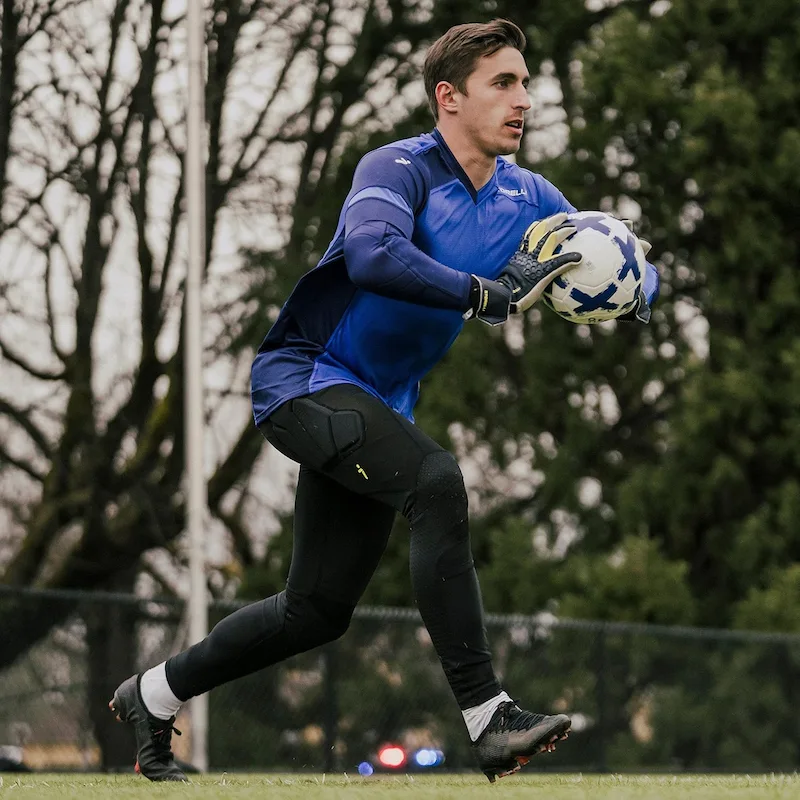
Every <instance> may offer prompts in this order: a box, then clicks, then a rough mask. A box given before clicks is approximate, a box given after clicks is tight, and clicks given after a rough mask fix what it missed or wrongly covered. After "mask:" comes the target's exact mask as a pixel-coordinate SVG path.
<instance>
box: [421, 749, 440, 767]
mask: <svg viewBox="0 0 800 800" xmlns="http://www.w3.org/2000/svg"><path fill="white" fill-rule="evenodd" d="M443 761H444V753H442V751H441V750H432V749H430V748H428V747H423V748H422V749H421V750H417V752H416V753H414V762H415V763H416V764H417V766H418V767H438V766H439V764H441V763H442V762H443Z"/></svg>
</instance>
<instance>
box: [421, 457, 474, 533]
mask: <svg viewBox="0 0 800 800" xmlns="http://www.w3.org/2000/svg"><path fill="white" fill-rule="evenodd" d="M413 495H414V497H413V504H414V506H415V507H416V511H417V513H420V512H422V511H427V510H428V509H430V508H431V506H439V507H441V508H444V509H447V513H448V515H453V517H454V518H456V519H457V521H459V522H464V521H466V519H467V490H466V488H465V487H464V476H463V475H462V474H461V467H459V466H458V461H456V459H455V456H453V455H451V454H450V453H447V452H445V451H444V450H442V451H439V452H436V453H430V454H429V455H427V456H425V458H424V459H423V461H422V464H421V465H420V468H419V473H418V474H417V485H416V488H415V489H414V493H413Z"/></svg>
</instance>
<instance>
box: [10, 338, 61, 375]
mask: <svg viewBox="0 0 800 800" xmlns="http://www.w3.org/2000/svg"><path fill="white" fill-rule="evenodd" d="M0 355H2V356H3V358H5V359H7V360H8V361H10V362H11V363H12V364H15V365H16V366H18V367H19V368H20V369H23V370H25V372H27V373H28V374H29V375H32V376H33V377H34V378H38V379H39V380H41V381H63V380H65V379H66V372H65V370H61V371H60V372H49V371H48V370H44V369H39V368H38V367H34V366H33V364H31V363H30V362H29V361H28V360H27V359H26V358H25V357H24V356H21V355H20V354H19V353H18V352H16V351H15V350H14V349H12V348H10V347H9V346H8V345H7V344H6V343H5V342H4V341H3V340H2V339H0Z"/></svg>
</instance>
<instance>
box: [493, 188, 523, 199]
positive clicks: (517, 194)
mask: <svg viewBox="0 0 800 800" xmlns="http://www.w3.org/2000/svg"><path fill="white" fill-rule="evenodd" d="M497 191H499V192H502V193H503V194H507V195H508V196H509V197H520V196H521V195H523V194H527V192H526V191H525V190H524V189H505V188H503V187H502V186H498V187H497Z"/></svg>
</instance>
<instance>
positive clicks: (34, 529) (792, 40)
mask: <svg viewBox="0 0 800 800" xmlns="http://www.w3.org/2000/svg"><path fill="white" fill-rule="evenodd" d="M186 8H187V7H186V0H149V1H147V0H2V32H1V33H0V47H1V48H2V51H1V52H0V765H3V764H6V765H11V766H13V765H19V764H20V763H23V764H25V765H27V766H29V767H30V768H41V769H46V768H48V769H107V770H114V769H127V768H130V766H131V764H132V761H133V758H132V747H131V745H132V743H131V737H130V732H129V731H127V730H126V729H125V727H124V726H121V725H116V724H114V723H113V720H112V717H111V715H110V714H109V713H108V711H107V709H106V703H107V702H108V699H109V698H110V696H111V693H112V692H113V689H114V687H115V686H116V685H117V684H118V683H119V682H120V681H121V680H122V679H124V678H126V677H127V676H128V675H129V674H131V672H132V671H133V670H134V669H142V668H145V667H147V666H150V665H152V664H154V663H156V662H158V661H160V660H162V659H163V658H165V657H167V656H169V655H170V654H172V653H174V652H177V651H178V650H180V649H182V648H183V647H184V646H185V645H186V643H187V615H186V610H185V609H186V602H185V601H186V599H187V596H188V589H189V579H188V567H187V562H188V556H189V547H188V541H187V536H186V533H185V528H186V525H185V517H186V508H185V506H186V493H185V489H184V473H185V450H184V446H185V441H184V417H185V406H184V394H183V393H184V371H183V370H184V338H185V336H184V333H183V327H182V322H183V312H184V308H185V302H184V301H185V291H184V289H185V277H186V263H187V244H186V209H185V199H184V197H185V188H186V173H185V166H184V155H185V150H186V144H187V138H186V110H187V103H186V83H187V69H186V30H185V21H186V20H185V15H186ZM205 10H206V14H205V22H206V35H207V45H208V53H207V58H208V76H207V87H206V94H205V113H206V118H207V129H206V134H205V135H206V145H207V148H208V151H207V153H208V154H207V167H206V184H207V195H206V204H205V208H206V212H205V219H204V227H205V238H206V253H205V259H204V262H205V272H204V279H203V288H202V292H203V295H202V301H203V313H204V320H203V342H202V344H203V360H204V381H205V393H204V394H205V400H204V402H205V415H206V428H205V430H206V435H205V440H204V453H205V465H204V466H205V474H206V477H207V481H208V514H207V523H206V525H205V530H206V533H207V537H208V553H207V557H208V569H207V583H208V590H209V594H210V596H211V597H212V598H213V602H212V605H211V618H212V623H213V621H214V620H215V619H218V618H219V617H220V616H221V615H223V614H225V613H229V612H230V611H231V610H232V609H233V608H235V607H237V605H239V604H241V603H242V602H244V601H246V600H248V599H257V598H260V597H263V596H266V595H268V594H272V593H274V592H276V591H279V590H280V589H281V588H282V587H283V584H284V580H285V575H286V570H287V567H288V561H289V557H290V553H291V525H292V488H293V485H294V481H295V477H296V468H295V467H294V466H293V465H291V464H290V463H288V462H287V461H286V460H285V459H284V458H283V457H281V456H280V455H279V454H277V453H276V452H275V451H274V450H272V449H271V448H270V447H269V446H268V445H266V444H265V443H264V442H263V440H262V438H261V436H260V435H259V433H258V432H257V430H256V429H255V428H254V426H253V424H252V417H251V413H250V403H249V367H250V362H251V359H252V356H253V353H254V351H255V349H256V348H257V347H258V344H259V343H260V340H261V338H262V337H263V336H264V334H265V333H266V331H267V329H268V327H269V325H270V323H271V321H272V320H273V319H274V318H275V316H276V314H277V312H278V309H279V307H280V305H281V303H282V302H283V300H284V299H285V297H286V296H287V294H288V292H289V290H290V289H291V287H292V286H293V285H294V282H295V281H296V280H297V278H298V277H299V276H300V275H301V274H302V273H303V272H305V271H306V270H308V269H309V268H311V267H312V266H313V265H314V264H315V263H316V261H317V260H318V259H319V258H320V257H321V255H322V253H323V252H324V250H325V248H326V247H327V244H328V242H329V240H330V238H331V236H332V234H333V231H334V228H335V224H336V219H337V216H338V213H339V210H340V206H341V202H342V200H343V199H344V197H345V195H346V193H347V191H348V188H349V184H350V180H351V177H352V172H353V168H354V166H355V164H356V163H357V161H358V159H359V157H360V156H361V155H362V154H363V153H364V152H365V151H366V150H368V149H372V148H374V147H377V146H379V145H381V144H384V143H386V142H388V141H392V140H394V139H398V138H402V137H405V136H412V135H416V134H418V133H420V132H423V131H427V130H430V129H431V127H432V121H431V118H430V115H429V112H428V110H427V106H426V101H425V96H424V91H423V88H422V84H421V77H420V70H421V64H422V59H423V57H424V52H425V49H426V48H427V46H428V45H429V44H430V43H431V42H432V41H433V40H434V39H435V38H437V37H438V36H439V35H440V34H442V33H443V32H444V31H445V30H446V29H447V28H449V27H450V26H452V25H454V24H459V23H462V22H466V21H487V20H489V19H492V18H494V17H508V18H510V19H512V20H513V21H515V22H516V23H517V24H518V25H520V26H521V27H522V28H523V30H524V31H525V33H526V35H527V36H528V43H529V44H528V50H527V54H526V56H527V62H528V67H529V70H530V72H531V75H532V78H533V80H532V82H531V93H532V97H533V102H534V107H533V109H532V111H531V112H530V117H529V120H528V124H527V126H526V130H527V133H526V135H525V138H524V141H523V147H522V150H521V151H520V153H519V154H518V156H517V161H518V163H519V164H521V165H523V166H526V167H529V168H530V169H533V170H535V171H537V172H541V173H542V174H543V175H545V176H546V177H547V178H548V179H549V180H551V181H552V182H553V183H555V184H556V185H557V186H558V187H559V188H560V189H561V190H562V191H563V192H564V194H565V195H566V196H567V198H568V199H569V200H570V201H571V202H572V203H573V204H574V205H576V206H577V207H579V208H583V209H597V208H599V209H602V210H604V211H610V212H613V213H616V214H619V215H621V216H625V217H630V218H632V219H634V220H635V222H636V224H637V226H638V232H639V234H640V235H641V236H643V237H644V238H646V239H648V240H650V241H651V242H652V243H653V250H652V252H651V254H650V257H651V259H652V260H653V261H654V263H655V264H656V265H657V266H658V268H659V271H660V273H661V280H662V291H661V298H660V300H659V301H658V304H657V305H656V307H655V310H654V314H653V319H652V321H651V323H650V325H649V326H647V327H642V326H634V325H617V324H616V323H615V322H613V321H612V322H607V323H603V324H600V325H595V326H576V325H571V324H569V323H567V322H565V321H564V320H562V319H560V318H558V317H557V316H556V315H554V314H551V313H550V312H548V311H547V310H546V309H545V310H540V309H538V308H534V309H533V310H532V311H531V312H530V313H528V314H527V315H526V316H525V318H524V319H516V318H515V319H513V320H512V321H511V322H509V324H507V325H506V326H504V327H503V328H502V329H497V330H495V329H492V330H488V329H487V328H486V327H485V326H478V325H467V326H466V327H465V329H464V332H463V334H462V336H461V337H460V338H459V340H458V341H457V342H456V344H455V346H454V347H453V349H452V351H451V352H450V353H449V354H448V356H447V358H446V359H445V361H444V362H443V363H442V364H441V365H440V366H439V367H438V368H437V369H436V370H434V372H433V373H432V374H431V375H430V376H429V377H428V378H427V379H426V381H425V382H424V384H423V390H422V398H421V401H420V405H419V407H418V413H417V422H418V424H419V425H420V426H421V427H422V428H423V429H424V430H426V431H427V432H428V433H430V434H431V435H432V436H433V437H434V438H435V439H437V441H439V442H440V443H442V444H443V445H444V446H446V447H448V448H450V449H452V450H453V452H455V453H456V454H457V455H458V457H459V459H460V462H461V464H462V467H463V470H464V474H465V477H466V481H467V485H468V488H469V491H470V501H471V518H472V542H473V550H474V554H475V559H476V563H477V566H478V569H479V572H480V577H481V582H482V589H483V596H484V602H485V606H486V608H487V611H489V612H491V613H490V617H489V620H488V625H489V633H490V638H491V640H492V645H493V649H494V652H495V654H496V659H497V667H498V671H499V672H500V674H501V676H502V679H503V681H504V684H505V685H506V687H507V688H508V690H509V692H510V693H511V694H512V695H513V696H514V697H516V698H519V699H520V701H521V702H523V703H524V705H525V706H526V707H529V708H533V709H534V710H541V711H545V710H546V711H567V712H569V713H571V714H572V715H573V719H574V733H573V735H572V736H571V737H570V739H569V741H568V742H567V743H565V745H564V746H562V747H560V748H559V750H558V752H557V753H556V754H555V755H554V756H549V757H548V759H547V760H544V759H543V763H542V764H539V765H537V766H539V768H553V769H555V768H559V769H575V768H578V769H585V770H591V769H596V770H624V769H632V770H633V769H648V770H671V771H674V770H726V771H732V770H745V771H756V770H792V771H793V770H797V769H798V768H799V767H800V721H798V717H797V713H796V709H797V708H798V707H800V697H799V696H798V693H800V688H798V687H800V681H798V677H799V675H798V672H799V668H800V529H798V518H799V517H800V475H799V473H800V470H799V469H798V466H799V465H798V461H800V418H799V417H798V414H797V408H798V405H800V338H798V332H800V269H799V267H800V263H799V262H800V258H799V256H798V234H797V218H798V211H800V6H799V5H798V4H797V2H796V0H760V2H755V0H704V2H702V3H700V2H696V1H695V0H674V1H671V0H655V2H642V1H641V0H622V2H613V0H612V1H611V2H603V0H536V1H535V2H534V1H531V2H527V3H520V2H514V3H511V2H505V0H482V1H479V0H458V2H455V1H453V2H451V1H450V0H327V1H323V0H229V1H228V2H223V0H213V2H212V0H208V1H207V2H206V3H205ZM404 528H405V523H404V521H403V520H398V521H397V530H396V532H395V535H394V536H393V537H392V540H391V543H390V546H389V549H388V551H387V553H386V555H385V557H384V559H383V562H382V563H381V566H380V567H379V570H378V573H377V574H376V576H375V578H374V579H373V581H372V584H371V586H370V588H369V590H368V592H367V595H366V597H365V598H364V603H363V605H362V607H360V608H359V610H358V612H357V616H356V619H355V620H354V623H353V626H352V628H351V630H350V631H349V632H348V633H347V634H346V635H345V637H344V638H343V639H341V640H340V641H339V642H337V643H335V644H334V645H332V646H329V647H327V648H323V649H321V650H318V651H313V652H312V653H309V654H306V655H304V656H302V657H299V658H297V659H294V660H292V661H290V662H287V663H286V664H284V665H282V666H281V667H279V668H274V669H271V670H268V671H265V672H264V673H261V674H258V675H254V676H251V677H250V678H247V679H245V680H242V681H239V682H236V683H233V684H230V685H228V686H226V687H223V688H220V689H218V690H216V691H215V692H213V693H212V694H211V698H210V702H211V709H210V723H209V728H208V757H209V764H210V767H211V768H212V769H215V770H222V769H247V770H258V769H286V768H293V769H313V770H323V769H324V770H338V771H346V772H355V771H358V770H359V769H360V771H361V772H362V773H364V774H367V773H368V772H369V771H371V770H373V769H374V770H379V769H398V770H406V769H446V768H454V769H459V768H465V769H472V768H473V766H474V765H473V763H472V761H471V759H470V755H469V747H468V740H467V737H466V734H465V733H464V731H463V724H462V722H461V716H460V714H459V712H458V709H457V708H456V706H455V704H454V702H453V701H452V699H451V697H450V695H449V692H448V690H447V687H446V684H445V682H444V678H443V676H442V675H441V674H440V668H439V667H438V663H437V662H436V660H435V656H434V654H433V651H432V648H431V645H430V641H429V639H428V637H427V634H426V632H425V630H424V628H423V627H422V626H421V623H420V621H419V618H418V617H417V615H416V613H415V611H414V609H413V605H414V603H413V597H412V595H411V589H410V582H409V578H408V566H407V561H408V542H407V537H406V535H405V530H404ZM182 716H185V714H182ZM181 722H182V720H181V718H179V720H178V726H179V727H182V726H181ZM190 739H191V737H189V736H184V737H182V738H180V739H178V740H177V741H176V743H175V744H176V749H177V752H178V753H179V755H181V757H183V758H185V759H189V758H190V744H191V742H190V741H189V740H190ZM387 745H394V746H396V747H398V748H400V749H401V750H402V758H401V757H400V755H399V754H397V753H396V751H394V750H392V751H391V752H389V751H386V752H385V753H384V758H383V759H382V758H381V753H382V752H383V749H384V748H385V746H387ZM420 749H423V750H424V751H425V752H427V755H424V756H421V757H420V759H418V760H417V761H415V760H414V755H415V754H416V753H417V752H418V751H419V750H420ZM431 753H433V754H434V755H431ZM442 755H443V757H444V762H443V763H439V762H440V761H441V758H440V756H442ZM423 761H424V762H430V764H429V765H428V766H424V765H423V764H422V763H421V762H423ZM390 762H394V763H390ZM434 762H435V763H434ZM359 765H360V767H359Z"/></svg>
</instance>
